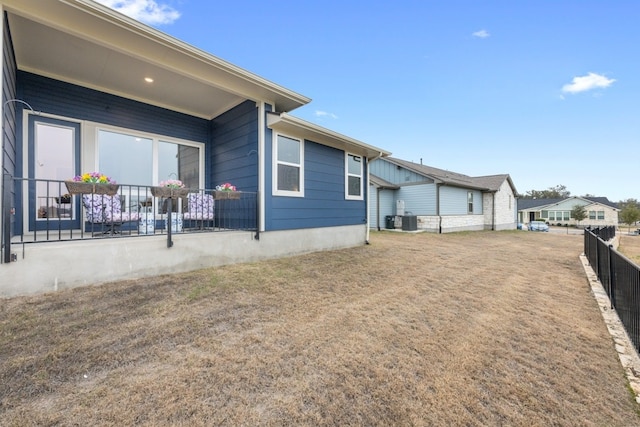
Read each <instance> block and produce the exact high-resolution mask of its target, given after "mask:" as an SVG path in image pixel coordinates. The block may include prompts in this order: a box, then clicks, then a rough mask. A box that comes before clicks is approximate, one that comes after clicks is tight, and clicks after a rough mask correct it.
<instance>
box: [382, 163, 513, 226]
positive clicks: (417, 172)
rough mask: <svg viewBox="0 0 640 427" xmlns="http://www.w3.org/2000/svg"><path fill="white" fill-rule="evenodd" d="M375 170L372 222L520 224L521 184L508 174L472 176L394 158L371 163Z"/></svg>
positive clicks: (434, 224) (481, 224) (465, 224)
mask: <svg viewBox="0 0 640 427" xmlns="http://www.w3.org/2000/svg"><path fill="white" fill-rule="evenodd" d="M370 174H371V175H370V190H369V192H370V198H371V202H370V204H369V224H370V226H371V227H374V228H378V229H382V228H389V226H391V225H392V224H391V223H389V221H393V226H394V227H397V228H405V229H406V228H415V229H417V230H424V231H430V232H436V233H447V232H453V231H463V230H512V229H515V228H516V196H515V195H516V189H515V186H514V185H513V182H512V180H511V177H510V176H509V175H507V174H502V175H490V176H480V177H471V176H468V175H463V174H460V173H455V172H451V171H446V170H442V169H437V168H434V167H430V166H426V165H423V164H417V163H413V162H409V161H406V160H401V159H397V158H393V157H384V158H380V159H377V160H375V161H373V162H371V164H370ZM413 217H415V226H414V224H413ZM407 218H410V219H407Z"/></svg>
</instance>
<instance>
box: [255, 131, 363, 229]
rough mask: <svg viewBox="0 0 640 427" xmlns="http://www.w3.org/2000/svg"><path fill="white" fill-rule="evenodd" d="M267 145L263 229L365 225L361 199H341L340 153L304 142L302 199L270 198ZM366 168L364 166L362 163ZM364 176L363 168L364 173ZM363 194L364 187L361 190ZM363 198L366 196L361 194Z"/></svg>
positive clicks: (342, 193) (343, 159)
mask: <svg viewBox="0 0 640 427" xmlns="http://www.w3.org/2000/svg"><path fill="white" fill-rule="evenodd" d="M267 145H268V147H269V148H268V151H269V155H268V157H267V158H268V159H269V161H268V162H267V169H268V170H267V182H268V185H267V197H266V200H267V206H266V208H267V209H266V221H265V228H266V230H290V229H298V228H314V227H332V226H340V225H355V224H365V223H366V221H367V218H366V216H367V211H366V204H365V200H345V193H344V181H345V169H344V162H345V158H344V156H345V153H344V151H341V150H338V149H335V148H331V147H327V146H325V145H321V144H317V143H314V142H311V141H308V140H305V142H304V150H305V151H304V168H305V169H304V177H305V178H304V179H305V182H304V189H305V190H304V191H305V197H304V198H301V197H283V196H273V197H272V196H270V194H271V193H272V190H271V187H272V182H271V181H272V180H271V172H272V166H273V165H272V162H271V159H272V153H271V151H272V147H273V145H272V143H269V144H267ZM365 165H366V163H365ZM364 176H366V166H365V171H364ZM363 191H364V192H365V193H366V185H365V187H364V188H363ZM365 196H366V194H365Z"/></svg>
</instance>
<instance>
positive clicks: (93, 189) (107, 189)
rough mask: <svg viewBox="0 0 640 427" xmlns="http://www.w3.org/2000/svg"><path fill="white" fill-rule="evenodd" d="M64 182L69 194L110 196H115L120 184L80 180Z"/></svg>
mask: <svg viewBox="0 0 640 427" xmlns="http://www.w3.org/2000/svg"><path fill="white" fill-rule="evenodd" d="M64 184H65V185H66V186H67V190H69V194H91V193H93V194H106V195H108V196H115V195H116V194H117V193H118V188H120V185H118V184H101V183H98V182H80V181H65V182H64Z"/></svg>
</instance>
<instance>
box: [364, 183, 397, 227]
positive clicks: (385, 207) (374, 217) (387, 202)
mask: <svg viewBox="0 0 640 427" xmlns="http://www.w3.org/2000/svg"><path fill="white" fill-rule="evenodd" d="M369 195H370V197H371V201H370V203H369V227H370V228H378V226H379V228H381V229H382V228H385V226H386V224H385V217H386V216H387V215H395V212H394V210H395V209H394V206H395V205H394V203H395V202H394V195H395V191H393V190H380V191H378V190H377V189H376V188H375V187H374V186H372V185H371V186H369ZM378 196H379V197H380V203H379V204H378ZM378 206H379V207H380V213H379V214H378V211H377V209H378Z"/></svg>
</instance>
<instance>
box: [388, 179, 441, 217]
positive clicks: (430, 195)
mask: <svg viewBox="0 0 640 427" xmlns="http://www.w3.org/2000/svg"><path fill="white" fill-rule="evenodd" d="M396 198H397V200H404V210H405V212H411V214H412V215H436V184H421V185H406V186H403V187H400V189H399V190H398V191H397V193H396Z"/></svg>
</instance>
